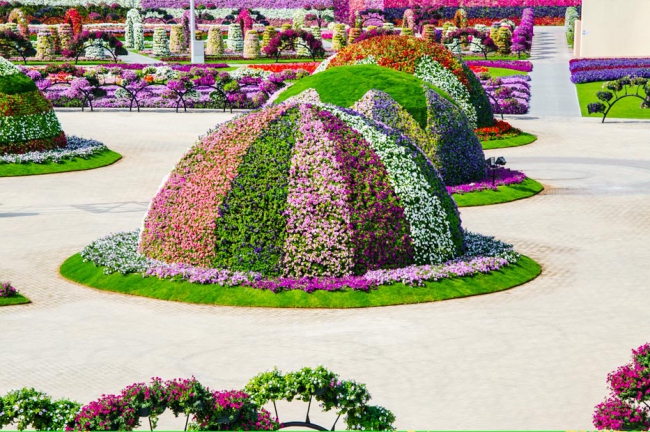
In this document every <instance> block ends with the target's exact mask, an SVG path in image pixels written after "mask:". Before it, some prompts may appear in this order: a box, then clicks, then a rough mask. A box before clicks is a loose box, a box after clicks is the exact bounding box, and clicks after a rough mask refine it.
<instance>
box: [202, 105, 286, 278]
mask: <svg viewBox="0 0 650 432" xmlns="http://www.w3.org/2000/svg"><path fill="white" fill-rule="evenodd" d="M296 118H297V113H295V112H294V113H288V115H286V116H282V117H280V118H279V119H278V120H276V121H274V122H272V123H271V124H270V125H269V127H268V128H267V129H266V131H265V132H264V133H263V134H262V135H261V136H260V137H259V138H258V139H257V140H256V141H255V142H254V143H253V144H252V145H251V146H250V147H249V149H248V152H247V153H246V155H245V156H244V160H243V162H242V164H240V166H239V171H238V175H237V177H236V178H235V179H234V180H233V183H232V189H231V190H230V191H229V192H228V195H227V196H226V199H225V200H224V202H223V204H222V205H221V208H220V215H221V217H220V218H218V219H217V223H216V238H217V244H216V246H215V247H216V256H215V258H214V261H213V265H214V266H215V267H216V268H229V269H231V270H246V271H248V270H252V271H258V272H260V273H262V274H264V275H277V274H279V273H280V266H279V265H280V260H281V259H282V248H283V245H284V239H285V236H286V225H287V222H286V217H285V216H284V210H285V208H286V205H287V194H288V189H289V188H288V177H289V168H290V165H291V151H292V149H293V145H294V143H295V136H294V134H295V122H296ZM260 215H262V218H260Z"/></svg>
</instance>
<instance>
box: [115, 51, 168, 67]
mask: <svg viewBox="0 0 650 432" xmlns="http://www.w3.org/2000/svg"><path fill="white" fill-rule="evenodd" d="M120 60H122V61H123V62H124V63H140V64H158V63H164V62H162V61H160V60H158V59H155V58H151V57H147V56H144V55H142V54H138V53H135V52H133V51H129V53H128V54H127V55H125V56H120Z"/></svg>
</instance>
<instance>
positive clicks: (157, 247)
mask: <svg viewBox="0 0 650 432" xmlns="http://www.w3.org/2000/svg"><path fill="white" fill-rule="evenodd" d="M287 108H288V107H287V106H286V105H283V106H279V107H273V108H270V109H266V110H264V111H260V112H255V113H251V114H250V115H248V116H246V117H242V118H239V119H236V120H234V121H232V122H230V123H226V124H224V125H222V126H221V127H220V128H219V129H217V130H216V131H215V132H212V133H211V134H209V135H207V136H206V137H204V138H202V139H201V140H200V141H199V142H198V143H197V144H196V145H195V146H194V147H192V149H191V150H190V151H189V152H188V153H187V154H186V155H185V156H184V157H183V159H182V160H181V161H180V162H179V164H178V165H177V166H176V168H175V169H174V171H173V172H172V173H171V174H170V177H169V179H168V180H167V181H166V182H165V184H164V186H163V187H162V188H161V189H160V191H159V192H158V194H157V195H156V196H155V197H154V199H153V200H152V202H151V206H150V209H149V212H148V214H147V217H146V220H145V223H144V230H143V232H142V236H141V239H140V252H141V253H142V254H144V255H146V256H148V257H150V258H153V259H157V260H161V261H165V262H168V263H185V264H192V265H199V266H206V267H207V266H209V265H210V262H211V259H212V257H213V256H214V245H215V240H216V239H215V233H214V230H215V220H216V219H217V218H218V217H219V214H218V209H219V206H220V205H221V203H222V201H223V199H224V198H225V196H226V194H227V193H228V191H229V190H230V187H231V183H232V180H233V179H234V178H235V177H236V175H237V169H238V167H239V165H240V163H241V161H242V158H243V156H244V154H245V153H246V150H248V147H249V146H250V145H251V144H252V143H253V141H254V140H255V139H256V138H257V137H258V136H259V134H260V133H261V131H262V130H263V129H264V128H265V127H266V126H267V125H268V124H269V123H270V122H271V121H273V120H274V119H275V118H277V117H279V116H280V115H282V114H283V113H284V112H285V111H286V109H287Z"/></svg>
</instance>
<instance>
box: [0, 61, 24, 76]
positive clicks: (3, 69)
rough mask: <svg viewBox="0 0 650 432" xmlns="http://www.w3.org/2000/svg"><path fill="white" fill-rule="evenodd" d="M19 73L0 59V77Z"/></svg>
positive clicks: (14, 66) (14, 67)
mask: <svg viewBox="0 0 650 432" xmlns="http://www.w3.org/2000/svg"><path fill="white" fill-rule="evenodd" d="M18 73H20V69H18V67H17V66H16V65H14V64H13V63H12V62H10V61H9V60H7V59H5V58H4V57H0V77H2V76H9V75H15V74H18Z"/></svg>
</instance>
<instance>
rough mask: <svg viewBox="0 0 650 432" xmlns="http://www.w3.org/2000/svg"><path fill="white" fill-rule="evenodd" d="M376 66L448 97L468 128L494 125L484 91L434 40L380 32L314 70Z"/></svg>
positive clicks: (346, 49)
mask: <svg viewBox="0 0 650 432" xmlns="http://www.w3.org/2000/svg"><path fill="white" fill-rule="evenodd" d="M355 64H377V65H379V66H383V67H387V68H390V69H394V70H398V71H401V72H406V73H408V74H413V75H415V76H417V77H418V78H421V79H422V80H424V81H426V82H427V83H429V84H432V85H434V86H436V87H438V88H440V89H442V90H444V91H445V92H447V93H448V94H449V96H451V97H452V98H453V99H454V101H455V102H456V103H457V104H458V105H459V106H460V107H461V108H462V109H463V111H464V112H465V115H467V117H468V119H469V120H470V124H471V125H472V127H474V128H476V127H489V126H492V125H494V115H493V113H492V108H491V105H490V100H489V99H488V96H487V94H486V93H485V90H484V89H483V87H482V86H481V83H480V81H479V80H478V78H476V76H475V75H474V73H473V72H472V71H471V70H470V69H469V67H467V65H466V64H465V63H464V62H463V61H462V60H459V59H458V58H456V57H455V56H454V55H453V54H452V53H451V52H450V51H449V50H448V49H447V48H445V47H444V46H443V45H440V44H438V43H434V42H429V41H426V40H423V39H418V38H416V37H413V36H395V35H384V36H378V37H374V38H370V39H366V40H363V41H361V42H358V43H355V44H352V45H349V46H347V47H345V48H343V49H342V50H341V51H339V52H338V53H337V54H336V55H335V56H334V57H333V58H330V59H328V60H326V61H325V62H323V64H322V65H321V67H319V69H317V72H318V71H319V70H323V69H326V68H332V67H338V66H346V65H355Z"/></svg>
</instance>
